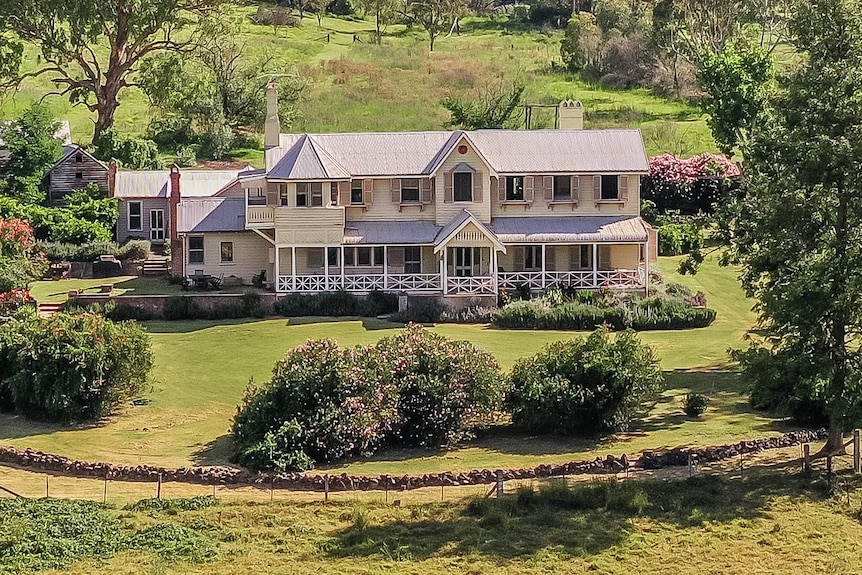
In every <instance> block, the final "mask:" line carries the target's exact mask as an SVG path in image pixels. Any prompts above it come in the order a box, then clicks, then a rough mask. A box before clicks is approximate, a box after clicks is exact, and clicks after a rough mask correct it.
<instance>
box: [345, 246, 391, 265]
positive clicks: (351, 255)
mask: <svg viewBox="0 0 862 575" xmlns="http://www.w3.org/2000/svg"><path fill="white" fill-rule="evenodd" d="M360 250H362V253H365V250H368V263H364V264H361V263H359V254H360ZM383 250H384V247H383V246H350V247H347V248H344V266H345V267H350V268H373V267H379V266H382V265H383V260H384V259H385V258H384V255H383Z"/></svg>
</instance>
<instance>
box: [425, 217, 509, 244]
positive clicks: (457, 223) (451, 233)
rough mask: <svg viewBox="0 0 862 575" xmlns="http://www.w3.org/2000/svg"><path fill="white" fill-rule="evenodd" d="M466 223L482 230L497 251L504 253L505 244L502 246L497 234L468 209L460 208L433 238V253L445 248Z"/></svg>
mask: <svg viewBox="0 0 862 575" xmlns="http://www.w3.org/2000/svg"><path fill="white" fill-rule="evenodd" d="M468 224H473V225H474V226H476V227H477V228H478V229H479V231H480V232H482V233H483V234H484V235H485V236H486V237H487V238H488V240H489V241H490V242H491V243H492V244H494V247H496V248H497V251H500V252H503V253H506V246H504V245H503V244H502V243H501V242H500V240H499V239H497V236H495V235H494V232H492V231H491V230H489V229H488V228H487V227H486V226H485V225H484V224H483V223H482V222H480V221H479V220H478V219H476V216H474V215H473V214H472V213H470V211H469V210H462V211H461V212H460V213H459V214H457V215H456V216H455V217H454V218H452V219H451V220H450V221H449V223H448V224H446V225H445V226H443V228H442V229H441V230H440V231H439V232H437V237H436V238H434V253H435V254H437V253H440V252H441V251H443V249H445V248H446V244H448V243H449V242H450V241H451V240H452V238H454V237H455V236H456V235H458V232H460V231H461V230H463V229H464V228H465V227H467V225H468Z"/></svg>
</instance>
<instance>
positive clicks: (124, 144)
mask: <svg viewBox="0 0 862 575" xmlns="http://www.w3.org/2000/svg"><path fill="white" fill-rule="evenodd" d="M94 153H95V155H96V157H98V158H99V159H101V160H105V161H111V160H117V161H119V162H120V164H122V165H123V166H126V167H128V168H132V169H134V170H158V169H160V168H162V159H161V157H160V156H159V148H158V146H156V143H155V142H154V141H152V140H145V139H142V138H133V137H131V136H126V135H124V134H121V133H119V132H118V131H117V130H115V129H114V128H108V129H106V130H105V131H103V132H102V137H100V138H99V141H98V143H97V144H96V149H95V150H94Z"/></svg>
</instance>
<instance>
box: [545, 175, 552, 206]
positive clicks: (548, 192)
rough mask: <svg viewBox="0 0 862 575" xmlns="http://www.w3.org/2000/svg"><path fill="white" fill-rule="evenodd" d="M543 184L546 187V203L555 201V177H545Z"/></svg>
mask: <svg viewBox="0 0 862 575" xmlns="http://www.w3.org/2000/svg"><path fill="white" fill-rule="evenodd" d="M542 183H543V184H544V186H545V201H547V202H550V201H553V199H554V176H545V177H544V178H542Z"/></svg>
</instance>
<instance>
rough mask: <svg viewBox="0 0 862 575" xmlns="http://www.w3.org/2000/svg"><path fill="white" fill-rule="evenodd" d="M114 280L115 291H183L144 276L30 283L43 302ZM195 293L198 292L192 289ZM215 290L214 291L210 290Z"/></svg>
mask: <svg viewBox="0 0 862 575" xmlns="http://www.w3.org/2000/svg"><path fill="white" fill-rule="evenodd" d="M108 284H111V285H113V286H114V290H113V291H112V292H111V293H112V294H113V295H119V296H123V295H127V296H133V295H181V294H183V293H185V292H183V291H182V290H181V289H180V286H178V285H172V284H170V283H168V281H167V280H166V279H164V278H157V277H143V276H117V277H113V278H102V279H66V280H54V281H51V280H46V281H38V282H33V283H31V284H30V294H31V295H32V296H33V297H34V298H36V300H37V301H40V302H62V301H66V299H68V297H69V292H70V291H73V290H76V291H83V293H85V294H96V293H99V288H100V287H101V286H103V285H108ZM251 289H254V288H252V287H250V286H228V287H223V288H222V289H221V290H219V293H243V292H244V291H246V290H251ZM190 293H192V294H194V293H196V292H190ZM210 293H212V292H210Z"/></svg>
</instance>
